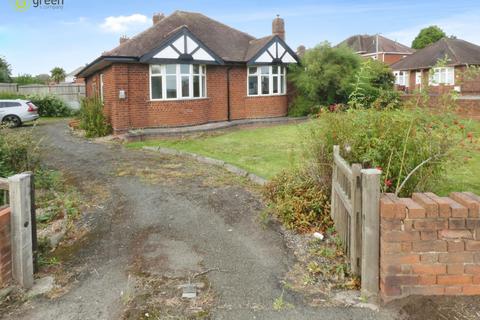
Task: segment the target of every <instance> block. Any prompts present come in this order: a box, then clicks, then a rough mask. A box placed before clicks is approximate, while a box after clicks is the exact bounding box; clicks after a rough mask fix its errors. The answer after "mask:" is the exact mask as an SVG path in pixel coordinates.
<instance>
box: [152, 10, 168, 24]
mask: <svg viewBox="0 0 480 320" xmlns="http://www.w3.org/2000/svg"><path fill="white" fill-rule="evenodd" d="M163 18H165V15H164V14H163V13H161V12H158V13H155V14H154V15H153V18H152V21H153V24H154V25H156V24H157V23H159V22H160V21H162V19H163Z"/></svg>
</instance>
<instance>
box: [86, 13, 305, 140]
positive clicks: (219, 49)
mask: <svg viewBox="0 0 480 320" xmlns="http://www.w3.org/2000/svg"><path fill="white" fill-rule="evenodd" d="M272 26H273V28H272V29H273V30H272V34H271V35H269V36H266V37H264V38H260V39H256V38H254V37H252V36H250V35H248V34H246V33H244V32H241V31H238V30H236V29H233V28H231V27H228V26H226V25H224V24H222V23H220V22H217V21H215V20H212V19H210V18H208V17H206V16H204V15H202V14H199V13H191V12H183V11H176V12H174V13H172V14H171V15H170V16H167V17H165V16H163V15H162V14H156V15H155V16H154V17H153V26H152V27H150V28H149V29H147V30H145V31H144V32H142V33H140V34H138V35H137V36H135V37H133V38H132V39H127V38H125V37H123V38H121V39H120V45H119V46H118V47H117V48H115V49H113V50H111V51H109V52H105V53H103V54H102V56H101V57H99V58H97V59H96V60H95V61H93V62H92V63H90V64H89V65H87V66H86V67H85V68H84V69H83V70H81V71H80V72H79V73H78V75H77V76H79V77H83V78H85V81H86V94H87V96H90V97H91V96H94V95H98V96H100V97H101V99H102V100H103V102H104V107H105V113H106V115H107V117H108V119H109V121H110V123H111V124H112V127H113V129H114V131H115V132H116V133H119V132H124V131H127V130H130V129H138V128H154V127H176V126H190V125H199V124H205V123H209V122H218V121H230V120H237V119H250V118H267V117H281V116H285V115H286V114H287V108H288V96H287V87H286V86H287V80H286V76H287V75H286V66H287V65H288V64H290V63H297V62H298V58H297V56H296V55H295V53H294V52H293V51H292V50H291V49H290V47H289V46H288V45H287V44H286V43H285V28H284V21H283V19H281V18H279V17H277V18H276V19H275V20H274V21H273V24H272Z"/></svg>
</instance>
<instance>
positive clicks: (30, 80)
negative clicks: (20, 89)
mask: <svg viewBox="0 0 480 320" xmlns="http://www.w3.org/2000/svg"><path fill="white" fill-rule="evenodd" d="M12 81H13V82H15V83H17V84H18V85H21V86H22V85H27V84H41V83H42V82H40V81H39V80H38V79H37V77H34V76H32V75H31V74H21V75H18V76H17V77H13V78H12Z"/></svg>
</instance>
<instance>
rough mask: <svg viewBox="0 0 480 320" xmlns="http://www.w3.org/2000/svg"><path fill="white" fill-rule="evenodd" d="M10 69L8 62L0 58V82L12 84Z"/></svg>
mask: <svg viewBox="0 0 480 320" xmlns="http://www.w3.org/2000/svg"><path fill="white" fill-rule="evenodd" d="M11 74H12V68H11V67H10V64H9V63H8V61H7V60H6V59H5V58H4V57H1V56H0V82H12V78H11V77H10V76H11Z"/></svg>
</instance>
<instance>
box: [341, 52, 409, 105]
mask: <svg viewBox="0 0 480 320" xmlns="http://www.w3.org/2000/svg"><path fill="white" fill-rule="evenodd" d="M394 80H395V77H394V75H393V73H392V70H391V69H390V67H389V66H387V65H386V64H384V63H382V62H380V61H376V60H373V59H366V60H364V61H362V64H361V66H360V68H359V70H358V71H357V73H356V75H355V84H354V86H353V90H352V92H351V93H350V95H349V101H348V105H349V106H350V107H352V108H370V107H372V106H374V107H375V108H378V109H381V108H384V107H389V108H396V107H399V106H400V96H399V95H398V93H396V92H395V91H394V89H393V83H394ZM377 100H379V101H377Z"/></svg>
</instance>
